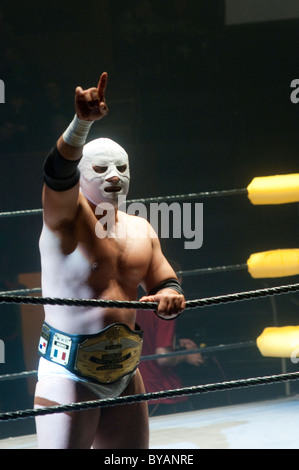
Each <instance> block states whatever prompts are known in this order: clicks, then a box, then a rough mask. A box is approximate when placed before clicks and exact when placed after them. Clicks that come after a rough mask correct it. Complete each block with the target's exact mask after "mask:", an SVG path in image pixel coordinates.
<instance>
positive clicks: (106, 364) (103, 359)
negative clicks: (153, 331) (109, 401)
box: [74, 323, 142, 383]
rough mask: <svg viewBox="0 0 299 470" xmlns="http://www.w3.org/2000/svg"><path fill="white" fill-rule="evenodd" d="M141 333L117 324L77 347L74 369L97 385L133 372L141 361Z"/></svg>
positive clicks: (113, 380)
mask: <svg viewBox="0 0 299 470" xmlns="http://www.w3.org/2000/svg"><path fill="white" fill-rule="evenodd" d="M141 350H142V333H141V332H139V331H133V330H131V328H129V327H128V326H127V325H124V324H120V323H116V324H113V325H111V326H109V327H107V328H106V329H105V330H103V331H102V332H100V333H99V334H98V335H96V336H95V337H92V338H88V339H86V340H85V341H84V342H83V343H81V344H79V345H78V349H77V357H76V361H75V366H74V369H75V370H77V371H78V372H79V373H80V374H81V375H82V376H84V377H86V378H88V377H90V378H91V379H93V380H96V381H98V382H100V383H112V382H115V381H116V380H118V379H120V378H121V377H123V376H124V375H126V374H129V373H130V372H132V371H134V370H135V369H136V368H137V366H138V364H139V361H140V356H141Z"/></svg>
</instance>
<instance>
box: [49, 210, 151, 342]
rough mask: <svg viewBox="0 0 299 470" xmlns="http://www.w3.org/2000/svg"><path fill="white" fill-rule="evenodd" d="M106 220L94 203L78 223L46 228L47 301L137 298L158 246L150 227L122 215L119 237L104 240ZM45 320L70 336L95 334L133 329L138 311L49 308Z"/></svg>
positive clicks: (81, 214)
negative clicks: (117, 327) (119, 326)
mask: <svg viewBox="0 0 299 470" xmlns="http://www.w3.org/2000/svg"><path fill="white" fill-rule="evenodd" d="M99 224H100V222H99V221H98V220H97V218H96V217H95V215H94V213H93V211H92V210H91V208H90V207H89V206H88V204H86V203H83V204H82V205H80V207H79V211H78V217H77V218H76V221H75V222H72V223H69V224H65V225H64V226H62V227H61V229H60V230H59V231H56V232H53V231H52V230H50V229H49V228H48V227H47V225H46V224H44V227H43V230H42V234H41V237H40V252H41V264H42V288H43V296H44V297H59V298H76V299H86V298H93V299H105V300H136V295H137V288H138V286H139V285H140V283H141V282H142V281H143V279H144V278H145V276H146V273H147V270H148V267H149V264H150V261H151V256H152V243H151V238H150V236H149V233H148V230H149V226H148V223H147V222H146V221H145V220H143V219H141V218H138V217H133V216H130V215H127V214H126V213H124V212H119V213H118V221H117V224H116V226H115V233H112V232H113V231H112V232H110V233H109V236H108V234H107V236H103V238H99V236H98V235H97V233H99V228H102V225H101V226H99ZM45 321H46V322H47V323H48V324H50V325H51V326H53V327H54V328H57V329H59V330H61V331H64V332H66V333H70V334H71V333H73V334H80V333H81V334H91V333H96V332H98V331H100V330H101V329H103V328H105V327H106V326H107V325H109V324H111V323H115V322H123V323H126V324H127V325H129V326H130V327H131V328H132V329H133V328H134V324H135V311H134V310H132V309H115V308H98V307H96V308H94V307H77V306H75V307H68V306H58V305H57V306H49V305H46V306H45Z"/></svg>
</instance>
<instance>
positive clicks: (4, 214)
mask: <svg viewBox="0 0 299 470" xmlns="http://www.w3.org/2000/svg"><path fill="white" fill-rule="evenodd" d="M247 193H248V191H247V188H243V189H224V190H220V191H204V192H200V193H189V194H175V195H170V196H156V197H147V198H139V199H129V200H128V201H127V203H128V204H132V203H135V202H140V203H149V202H160V201H181V200H185V199H204V198H211V197H222V196H236V195H242V194H245V195H246V194H247ZM42 213H43V209H28V210H17V211H8V212H0V218H8V217H20V216H26V215H38V214H42Z"/></svg>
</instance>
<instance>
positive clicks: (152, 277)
mask: <svg viewBox="0 0 299 470" xmlns="http://www.w3.org/2000/svg"><path fill="white" fill-rule="evenodd" d="M151 240H152V258H151V262H150V265H149V268H148V270H147V274H146V277H145V279H144V282H143V287H144V289H145V291H146V292H150V291H151V290H152V289H153V288H155V287H156V286H159V285H160V284H161V283H163V282H164V281H166V280H167V279H177V276H176V274H175V272H174V270H173V269H172V267H171V266H170V264H169V263H168V261H167V259H166V258H165V256H164V255H163V253H162V250H161V246H160V242H159V239H158V237H157V236H156V234H155V233H154V231H153V230H152V232H151ZM140 301H141V302H158V308H157V312H156V313H157V315H158V316H160V317H161V318H163V319H165V320H171V319H173V318H176V317H177V315H178V314H180V313H181V312H182V311H183V310H184V308H185V297H184V295H182V294H180V293H179V292H177V291H176V290H174V289H172V288H168V287H167V288H162V289H160V290H159V291H158V292H157V293H155V294H154V295H147V296H144V297H142V298H141V299H140Z"/></svg>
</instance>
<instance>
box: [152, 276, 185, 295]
mask: <svg viewBox="0 0 299 470" xmlns="http://www.w3.org/2000/svg"><path fill="white" fill-rule="evenodd" d="M162 289H173V290H175V291H177V292H178V293H179V294H182V295H185V293H184V291H183V289H182V287H181V285H180V283H179V281H178V280H177V279H175V278H171V279H166V281H163V282H161V283H160V284H158V285H157V286H155V287H154V288H153V289H151V290H150V292H149V293H148V295H155V294H157V292H159V291H160V290H162Z"/></svg>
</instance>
